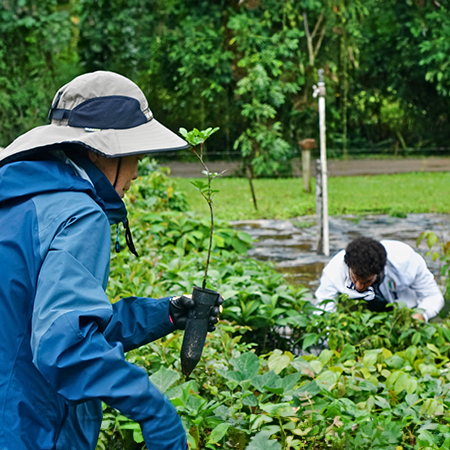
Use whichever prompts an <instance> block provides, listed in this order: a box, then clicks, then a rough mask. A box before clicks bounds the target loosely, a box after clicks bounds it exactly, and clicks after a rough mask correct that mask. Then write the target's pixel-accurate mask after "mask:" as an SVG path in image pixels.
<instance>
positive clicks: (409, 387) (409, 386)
mask: <svg viewBox="0 0 450 450" xmlns="http://www.w3.org/2000/svg"><path fill="white" fill-rule="evenodd" d="M416 389H417V380H416V379H415V378H409V379H408V381H407V382H406V392H407V393H408V394H413V393H414V392H416Z"/></svg>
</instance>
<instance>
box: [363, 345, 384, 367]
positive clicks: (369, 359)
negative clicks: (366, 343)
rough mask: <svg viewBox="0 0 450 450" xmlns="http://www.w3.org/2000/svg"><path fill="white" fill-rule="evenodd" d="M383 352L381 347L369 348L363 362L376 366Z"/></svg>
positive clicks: (366, 364)
mask: <svg viewBox="0 0 450 450" xmlns="http://www.w3.org/2000/svg"><path fill="white" fill-rule="evenodd" d="M380 353H382V350H381V349H376V350H367V351H366V352H364V357H363V363H364V365H365V366H367V367H370V366H374V365H375V364H376V363H377V360H378V355H379V354H380Z"/></svg>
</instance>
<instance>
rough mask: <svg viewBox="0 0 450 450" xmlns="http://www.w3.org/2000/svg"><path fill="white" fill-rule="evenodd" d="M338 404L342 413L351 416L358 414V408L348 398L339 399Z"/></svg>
mask: <svg viewBox="0 0 450 450" xmlns="http://www.w3.org/2000/svg"><path fill="white" fill-rule="evenodd" d="M338 402H339V403H340V404H341V405H342V409H343V411H345V412H347V413H348V414H351V415H352V416H356V415H357V414H358V412H359V410H358V407H357V406H356V404H355V403H354V402H352V401H351V400H350V399H348V398H340V399H339V400H338Z"/></svg>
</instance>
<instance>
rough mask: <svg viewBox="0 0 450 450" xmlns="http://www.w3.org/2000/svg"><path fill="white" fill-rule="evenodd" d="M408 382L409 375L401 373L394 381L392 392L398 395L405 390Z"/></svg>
mask: <svg viewBox="0 0 450 450" xmlns="http://www.w3.org/2000/svg"><path fill="white" fill-rule="evenodd" d="M408 380H409V375H408V374H406V373H402V374H401V375H400V376H399V377H398V378H397V380H396V381H395V384H394V392H395V393H396V394H400V392H402V391H404V390H406V387H407V383H408Z"/></svg>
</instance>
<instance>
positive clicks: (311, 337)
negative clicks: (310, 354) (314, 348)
mask: <svg viewBox="0 0 450 450" xmlns="http://www.w3.org/2000/svg"><path fill="white" fill-rule="evenodd" d="M318 340H319V335H318V334H316V333H306V334H305V335H304V336H303V344H302V348H303V350H306V349H307V348H308V347H311V345H314V344H315V343H316V342H317V341H318Z"/></svg>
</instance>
